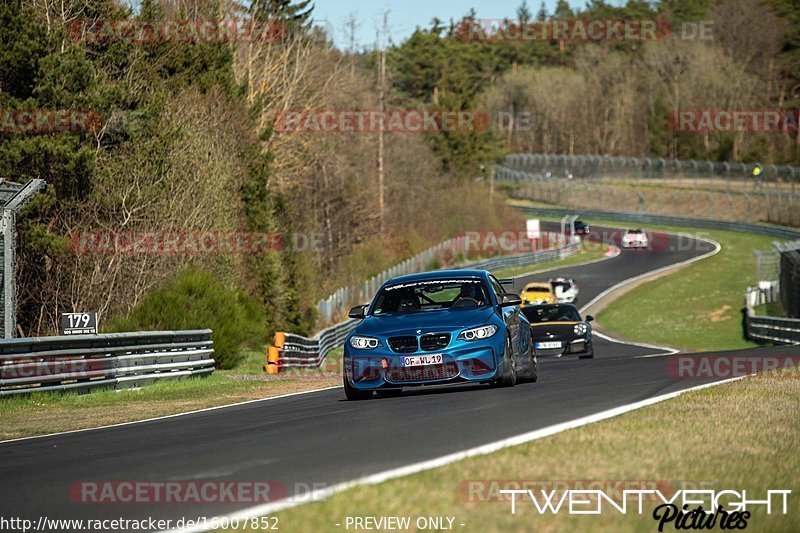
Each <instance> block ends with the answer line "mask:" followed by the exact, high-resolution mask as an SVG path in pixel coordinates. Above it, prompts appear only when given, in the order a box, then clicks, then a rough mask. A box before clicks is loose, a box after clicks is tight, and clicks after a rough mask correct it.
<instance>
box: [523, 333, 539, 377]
mask: <svg viewBox="0 0 800 533" xmlns="http://www.w3.org/2000/svg"><path fill="white" fill-rule="evenodd" d="M537 379H539V369H538V361H537V358H536V353H535V352H534V351H533V341H531V347H530V349H529V350H528V368H527V369H526V370H525V374H524V377H522V376H521V379H520V381H523V382H527V383H534V382H536V380H537Z"/></svg>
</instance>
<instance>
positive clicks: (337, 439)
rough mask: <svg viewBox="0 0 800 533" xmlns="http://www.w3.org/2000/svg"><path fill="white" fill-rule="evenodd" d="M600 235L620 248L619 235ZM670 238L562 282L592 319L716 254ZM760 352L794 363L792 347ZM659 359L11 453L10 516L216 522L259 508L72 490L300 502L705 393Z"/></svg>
mask: <svg viewBox="0 0 800 533" xmlns="http://www.w3.org/2000/svg"><path fill="white" fill-rule="evenodd" d="M595 231H597V230H595ZM601 236H602V237H605V238H615V239H618V234H616V233H613V232H603V235H601ZM659 239H660V241H658V242H654V248H655V249H654V250H650V251H645V252H639V251H623V252H622V253H621V254H620V255H619V256H618V257H616V258H613V259H608V260H605V261H601V262H597V263H594V264H589V265H585V266H576V267H569V268H566V269H564V270H559V271H558V274H559V275H565V276H570V277H574V278H576V279H577V280H578V283H579V285H580V290H581V294H580V300H579V302H578V306H579V307H580V306H581V305H583V304H585V303H586V302H588V301H589V300H590V299H591V298H593V297H594V296H596V295H597V294H599V293H600V292H602V291H603V290H605V289H606V288H608V287H610V286H612V285H614V284H616V283H619V282H620V281H623V280H625V279H628V278H630V277H633V276H636V275H638V274H642V273H644V272H648V271H651V270H654V269H656V268H659V267H662V266H666V265H670V264H674V263H677V262H680V261H685V260H687V259H690V258H692V257H696V256H698V255H702V254H705V253H707V252H709V251H711V250H712V249H713V246H712V245H711V244H710V243H707V242H700V241H692V242H691V243H690V244H691V245H687V243H688V241H686V242H684V243H679V242H678V240H677V239H676V238H674V237H672V236H669V237H667V236H662V237H660V238H659ZM654 240H655V239H654ZM548 277H550V274H540V275H536V276H535V278H536V279H547V278H548ZM525 281H527V279H523V280H520V281H519V282H518V285H517V286H516V287H515V289H518V288H519V285H521V284H522V283H524V282H525ZM759 351H760V352H763V353H770V354H772V353H786V354H788V353H789V351H791V348H790V347H787V348H769V349H763V350H759ZM655 352H657V350H652V349H645V348H639V347H635V346H630V345H623V344H617V343H611V342H606V341H602V340H601V339H597V338H596V339H595V353H596V359H594V360H580V361H579V360H577V359H574V358H563V359H559V360H551V361H542V360H540V371H539V381H538V382H537V383H533V384H522V385H518V386H516V387H514V388H511V389H493V388H489V387H486V386H459V387H448V388H426V389H413V390H410V391H407V392H406V393H404V394H403V396H402V397H399V398H388V399H381V400H370V401H364V402H346V401H344V394H343V393H342V391H341V390H338V389H337V390H326V391H319V392H314V393H310V394H304V395H298V396H293V397H286V398H279V399H274V400H266V401H259V402H255V403H248V404H243V405H239V406H233V407H230V408H225V409H218V410H211V411H206V412H200V413H196V414H190V415H185V416H180V417H175V418H170V419H166V420H155V421H149V422H142V423H138V424H132V425H126V426H119V427H113V428H106V429H98V430H92V431H84V432H77V433H71V434H63V435H55V436H49V437H41V438H34V439H26V440H20V441H11V442H7V443H0V456H1V457H2V460H1V461H0V479H2V480H3V483H2V484H1V485H0V515H3V516H14V517H24V518H30V519H33V520H34V521H35V520H37V519H38V517H39V516H42V515H44V516H47V517H49V518H89V517H91V518H117V517H124V518H130V519H132V518H139V519H141V518H146V517H153V518H172V519H178V518H181V517H187V518H196V517H198V516H207V517H211V516H214V515H220V514H226V513H230V512H233V511H237V510H241V509H243V508H246V507H249V506H251V504H246V503H242V504H224V505H200V504H180V505H163V504H161V505H159V504H128V505H125V504H114V505H109V504H103V505H97V504H80V503H76V502H74V501H72V500H71V499H70V495H69V490H70V487H71V486H74V485H73V484H75V483H77V482H80V481H82V480H140V481H141V480H153V481H166V480H170V481H171V480H241V481H245V480H272V481H275V482H277V483H279V484H282V486H284V487H286V490H287V491H288V493H289V494H294V493H295V492H298V491H299V492H304V491H305V490H308V489H309V488H310V487H312V486H314V485H315V484H317V486H319V484H333V483H339V482H343V481H347V480H352V479H356V478H359V477H362V476H364V475H368V474H373V473H377V472H382V471H385V470H388V469H392V468H396V467H400V466H403V465H408V464H412V463H416V462H419V461H423V460H427V459H433V458H436V457H440V456H442V455H446V454H449V453H453V452H457V451H460V450H464V449H467V448H471V447H475V446H478V445H481V444H487V443H490V442H493V441H496V440H499V439H503V438H507V437H511V436H514V435H518V434H521V433H525V432H528V431H532V430H535V429H539V428H543V427H547V426H550V425H553V424H556V423H559V422H565V421H568V420H573V419H576V418H579V417H582V416H586V415H590V414H593V413H597V412H600V411H603V410H606V409H610V408H613V407H617V406H621V405H625V404H629V403H632V402H636V401H640V400H643V399H647V398H649V397H652V396H655V395H659V394H663V393H665V392H670V391H675V390H680V389H683V388H688V387H692V386H696V385H699V384H702V383H703V382H704V381H702V380H700V379H682V380H681V379H678V378H677V377H674V373H673V374H670V372H669V371H668V367H667V361H668V359H669V358H668V357H651V358H636V356H640V355H646V354H653V353H655ZM748 353H755V352H754V351H749V352H748ZM457 481H458V480H454V487H455V483H457ZM295 526H297V527H292V525H291V524H281V529H284V530H289V531H297V530H302V525H301V524H296V525H295Z"/></svg>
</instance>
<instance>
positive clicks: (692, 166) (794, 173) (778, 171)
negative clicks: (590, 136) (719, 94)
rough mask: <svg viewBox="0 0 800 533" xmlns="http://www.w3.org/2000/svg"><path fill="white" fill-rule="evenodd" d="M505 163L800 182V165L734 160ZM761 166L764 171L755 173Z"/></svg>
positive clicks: (556, 157) (528, 157)
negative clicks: (764, 163)
mask: <svg viewBox="0 0 800 533" xmlns="http://www.w3.org/2000/svg"><path fill="white" fill-rule="evenodd" d="M505 163H506V164H507V165H508V166H509V167H512V168H515V169H519V170H532V169H537V170H550V171H551V172H552V173H554V174H555V175H556V176H565V175H567V174H571V175H573V176H574V177H596V176H626V177H640V178H642V179H649V178H664V177H673V176H678V175H684V176H690V177H693V178H694V177H697V178H701V179H702V178H722V179H746V180H749V181H752V182H762V183H764V182H775V181H779V180H781V181H784V182H790V183H796V182H798V181H800V167H793V166H789V165H762V164H760V163H737V162H732V161H710V160H700V161H698V160H694V159H690V160H680V159H661V158H648V157H623V156H602V155H591V154H577V155H568V154H510V155H508V156H506V158H505ZM756 167H758V168H759V169H761V172H760V173H758V174H754V172H753V170H754V169H755V168H756Z"/></svg>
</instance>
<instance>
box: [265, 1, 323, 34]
mask: <svg viewBox="0 0 800 533" xmlns="http://www.w3.org/2000/svg"><path fill="white" fill-rule="evenodd" d="M250 9H251V12H252V13H253V16H254V17H255V18H257V19H259V20H272V21H276V22H280V23H281V24H283V25H284V27H285V29H286V30H287V31H288V32H295V31H298V30H299V31H301V32H306V31H307V30H308V29H309V28H310V26H311V13H312V11H313V10H314V5H313V4H312V3H311V0H300V1H298V2H293V1H292V0H256V1H255V2H253V3H252V4H251V6H250Z"/></svg>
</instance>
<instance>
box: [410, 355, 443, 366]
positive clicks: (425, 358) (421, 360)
mask: <svg viewBox="0 0 800 533" xmlns="http://www.w3.org/2000/svg"><path fill="white" fill-rule="evenodd" d="M440 364H442V354H440V353H434V354H431V355H410V356H408V357H404V358H403V366H425V365H440Z"/></svg>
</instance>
